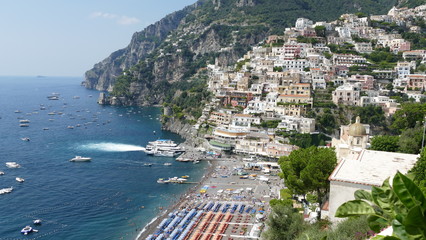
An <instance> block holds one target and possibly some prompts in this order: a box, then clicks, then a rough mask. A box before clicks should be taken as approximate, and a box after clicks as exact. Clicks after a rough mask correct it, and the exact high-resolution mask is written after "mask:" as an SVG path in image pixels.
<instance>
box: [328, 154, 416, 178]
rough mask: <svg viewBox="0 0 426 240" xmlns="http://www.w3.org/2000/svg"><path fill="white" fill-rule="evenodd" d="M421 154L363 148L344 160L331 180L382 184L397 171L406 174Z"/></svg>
mask: <svg viewBox="0 0 426 240" xmlns="http://www.w3.org/2000/svg"><path fill="white" fill-rule="evenodd" d="M418 157H419V155H415V154H406V153H394V152H381V151H372V150H365V149H364V150H363V151H362V152H361V153H360V154H359V155H358V156H357V157H355V158H353V159H344V160H342V161H341V162H340V163H339V164H338V165H337V167H336V168H335V169H334V171H333V173H332V174H331V175H330V177H329V180H330V181H338V182H348V183H355V184H362V185H369V186H381V185H382V183H383V181H384V180H386V178H388V177H392V176H394V175H395V174H396V172H397V171H400V172H401V173H402V174H406V173H407V172H408V171H409V170H410V169H411V168H412V167H413V166H414V164H415V163H416V161H417V158H418Z"/></svg>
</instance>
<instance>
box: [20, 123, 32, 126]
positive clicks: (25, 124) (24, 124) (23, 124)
mask: <svg viewBox="0 0 426 240" xmlns="http://www.w3.org/2000/svg"><path fill="white" fill-rule="evenodd" d="M19 126H20V127H29V126H30V125H29V124H27V123H22V124H19Z"/></svg>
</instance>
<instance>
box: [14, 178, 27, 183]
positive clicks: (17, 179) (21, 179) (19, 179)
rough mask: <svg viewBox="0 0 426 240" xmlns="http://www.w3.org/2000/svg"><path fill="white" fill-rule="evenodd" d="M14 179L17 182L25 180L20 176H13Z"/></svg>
mask: <svg viewBox="0 0 426 240" xmlns="http://www.w3.org/2000/svg"><path fill="white" fill-rule="evenodd" d="M15 180H16V181H17V182H25V179H23V178H20V177H17V178H15Z"/></svg>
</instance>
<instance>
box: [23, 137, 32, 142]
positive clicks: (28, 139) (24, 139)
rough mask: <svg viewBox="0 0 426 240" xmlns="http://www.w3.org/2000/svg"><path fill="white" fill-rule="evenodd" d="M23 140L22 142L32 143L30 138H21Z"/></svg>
mask: <svg viewBox="0 0 426 240" xmlns="http://www.w3.org/2000/svg"><path fill="white" fill-rule="evenodd" d="M21 140H22V141H25V142H29V141H30V138H28V137H23V138H21Z"/></svg>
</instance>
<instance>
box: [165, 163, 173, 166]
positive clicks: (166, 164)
mask: <svg viewBox="0 0 426 240" xmlns="http://www.w3.org/2000/svg"><path fill="white" fill-rule="evenodd" d="M171 165H172V164H171V163H164V166H171Z"/></svg>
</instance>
